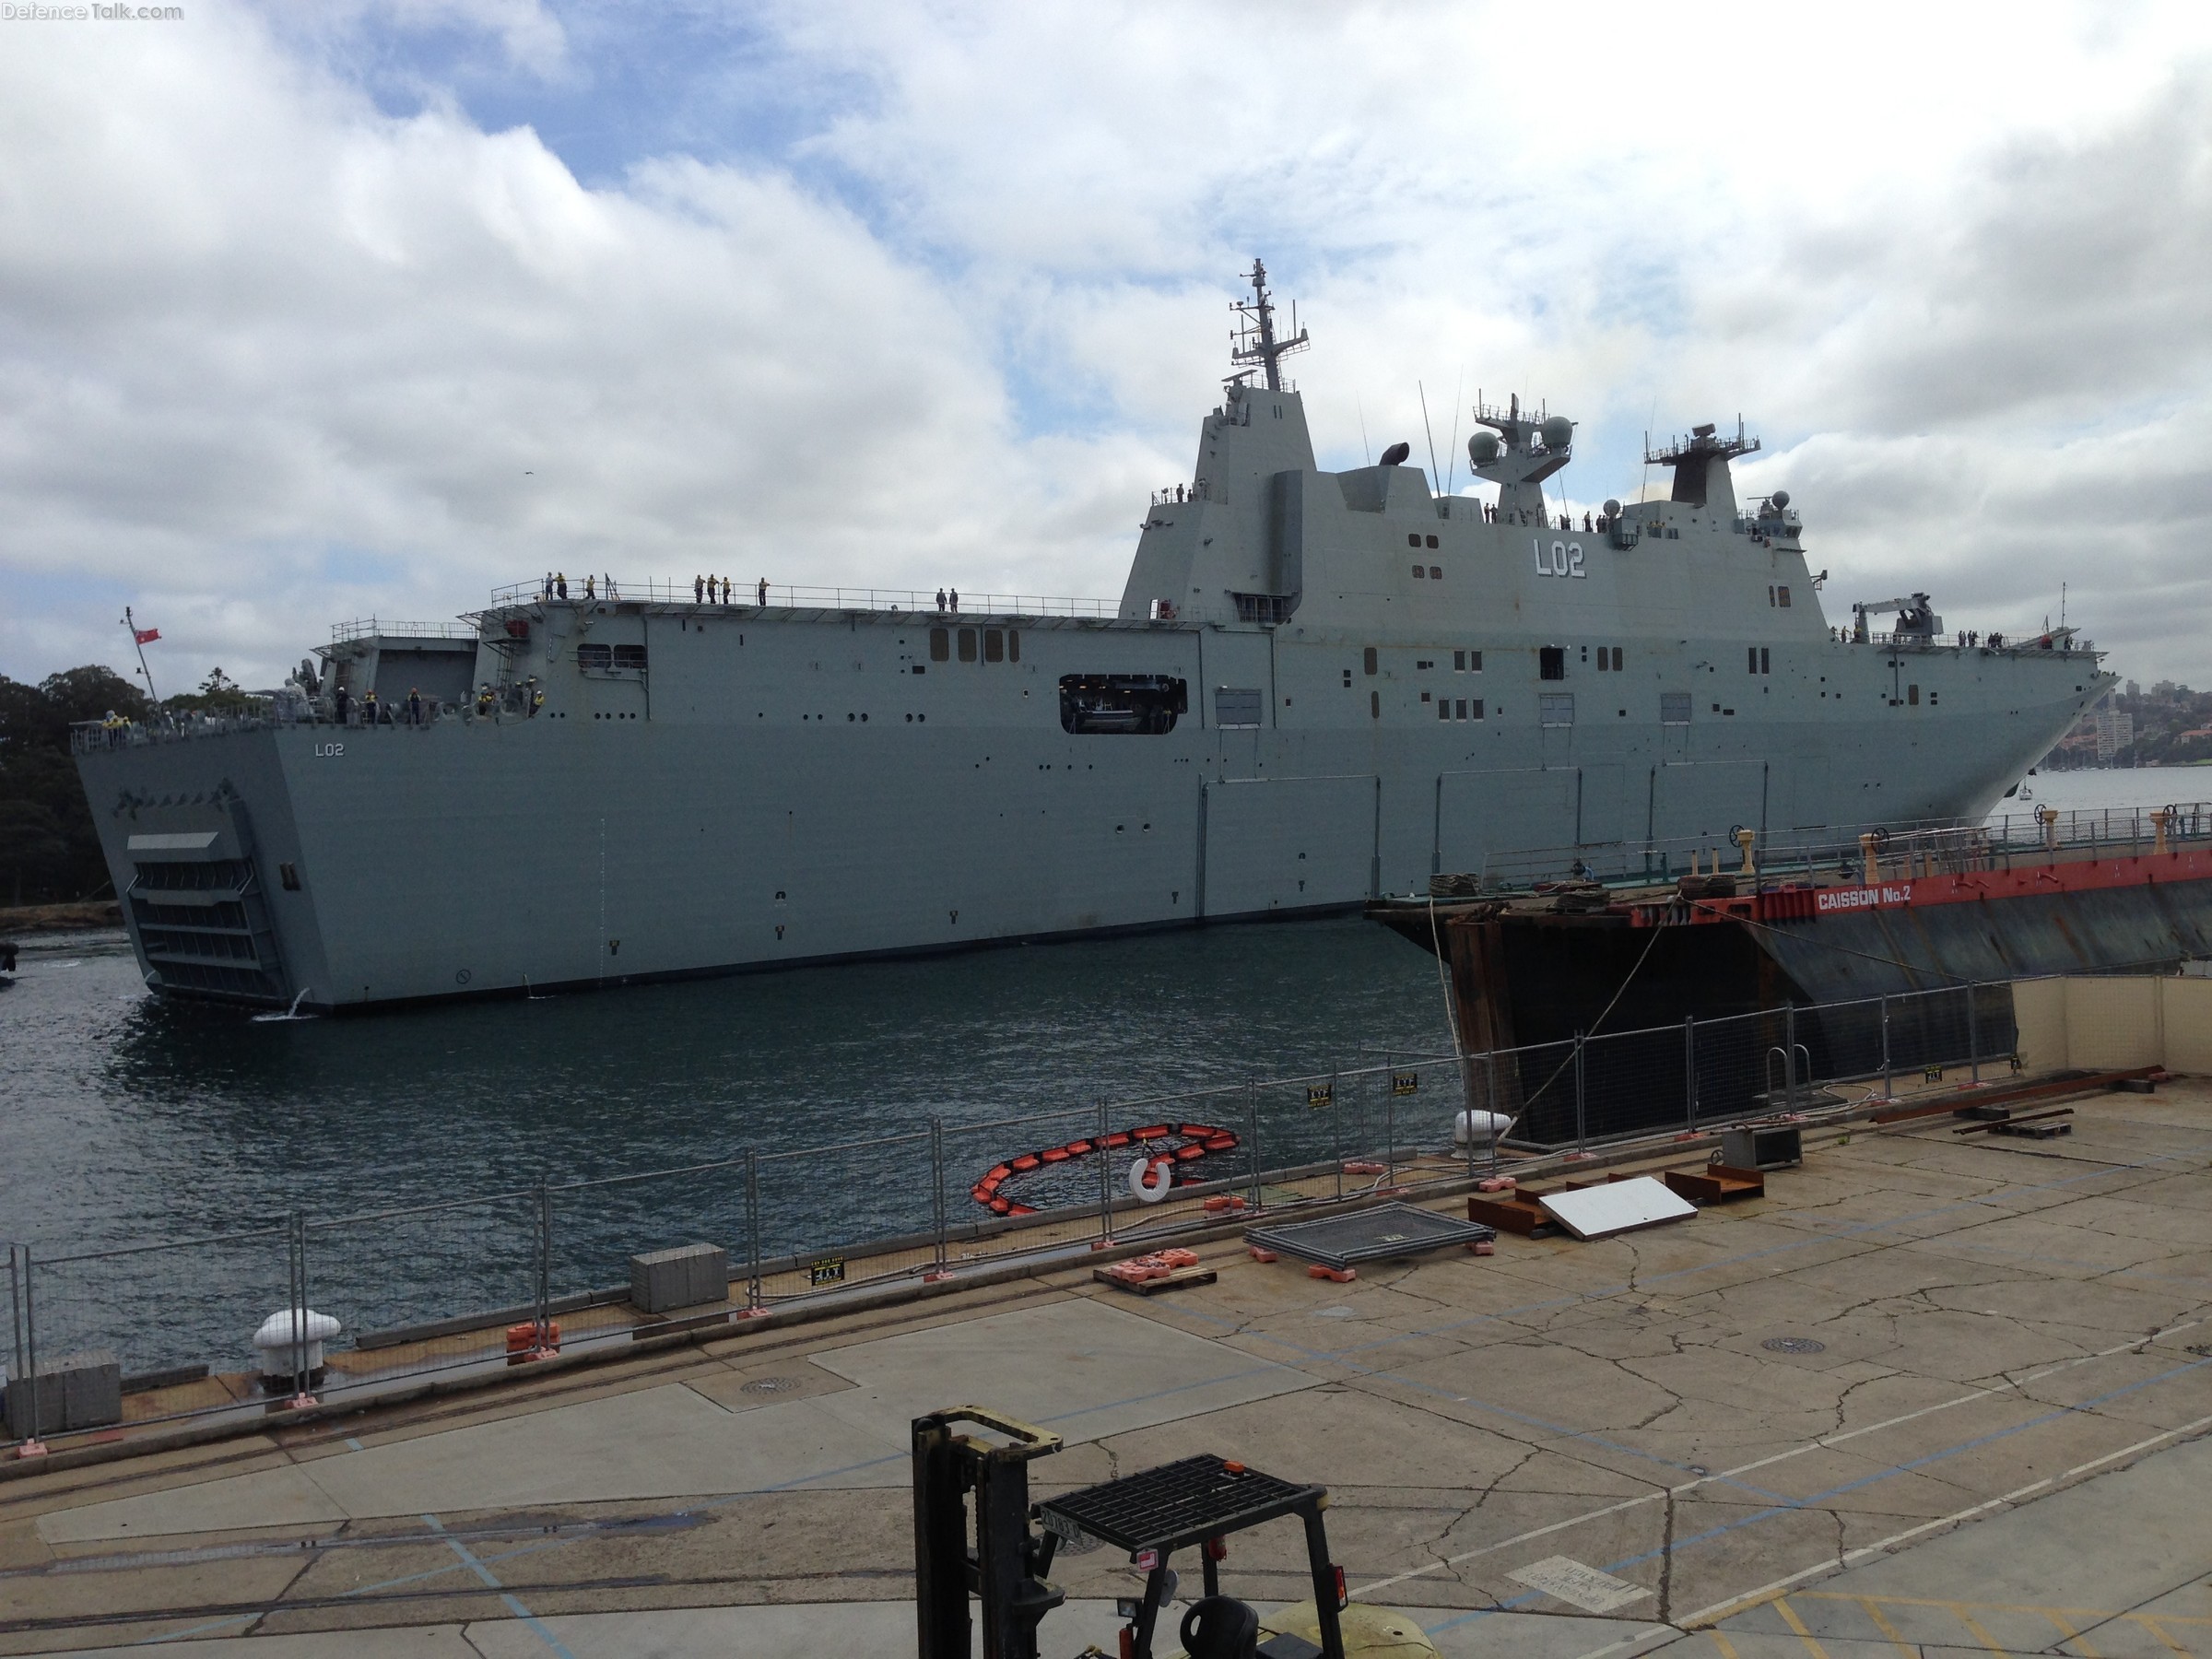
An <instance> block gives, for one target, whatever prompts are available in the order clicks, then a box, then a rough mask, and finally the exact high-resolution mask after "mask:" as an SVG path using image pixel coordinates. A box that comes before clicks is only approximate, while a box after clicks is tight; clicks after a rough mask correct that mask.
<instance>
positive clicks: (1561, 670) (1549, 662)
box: [1536, 645, 1567, 680]
mask: <svg viewBox="0 0 2212 1659" xmlns="http://www.w3.org/2000/svg"><path fill="white" fill-rule="evenodd" d="M1536 677H1537V678H1538V679H1556V680H1563V679H1565V678H1566V677H1567V653H1566V651H1565V650H1564V649H1563V648H1561V647H1559V646H1558V645H1546V646H1543V647H1542V648H1540V649H1539V650H1538V651H1537V653H1536Z"/></svg>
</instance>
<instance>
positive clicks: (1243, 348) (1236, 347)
mask: <svg viewBox="0 0 2212 1659" xmlns="http://www.w3.org/2000/svg"><path fill="white" fill-rule="evenodd" d="M1244 280H1245V281H1247V282H1249V283H1251V284H1252V298H1251V299H1250V300H1231V301H1230V307H1229V309H1230V310H1231V311H1233V312H1236V313H1237V331H1236V333H1234V334H1232V335H1230V353H1229V360H1230V362H1232V363H1257V364H1259V365H1261V366H1262V367H1263V368H1264V369H1265V371H1266V374H1267V390H1268V391H1270V392H1280V391H1281V390H1282V389H1283V376H1282V371H1280V370H1278V369H1277V367H1276V364H1277V361H1278V360H1279V359H1283V358H1287V357H1288V356H1290V355H1291V354H1292V353H1293V352H1299V351H1303V350H1304V349H1305V348H1306V347H1307V345H1308V344H1309V342H1308V341H1307V339H1306V331H1305V330H1304V329H1302V328H1301V329H1300V330H1299V331H1298V335H1297V337H1296V338H1294V339H1288V340H1278V339H1277V338H1276V337H1275V306H1274V304H1273V302H1272V301H1270V300H1268V298H1267V267H1266V266H1265V265H1262V264H1261V263H1260V262H1259V260H1258V259H1257V258H1254V259H1253V262H1252V269H1251V270H1249V271H1247V272H1245V273H1244ZM1296 320H1297V319H1296V318H1295V316H1294V317H1293V318H1292V321H1293V322H1295V321H1296ZM1251 372H1252V371H1250V370H1249V369H1247V370H1243V371H1240V372H1239V373H1237V374H1236V375H1234V376H1232V377H1231V378H1232V379H1234V380H1237V381H1241V380H1242V379H1243V378H1244V376H1245V375H1247V374H1249V373H1251Z"/></svg>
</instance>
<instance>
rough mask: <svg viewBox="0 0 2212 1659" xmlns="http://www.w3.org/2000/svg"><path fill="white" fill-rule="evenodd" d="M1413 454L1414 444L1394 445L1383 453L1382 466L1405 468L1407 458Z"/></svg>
mask: <svg viewBox="0 0 2212 1659" xmlns="http://www.w3.org/2000/svg"><path fill="white" fill-rule="evenodd" d="M1412 453H1413V445H1412V444H1410V443H1394V444H1392V445H1391V446H1390V447H1389V448H1388V449H1386V450H1384V451H1383V452H1382V465H1384V466H1403V465H1406V456H1408V455H1410V454H1412Z"/></svg>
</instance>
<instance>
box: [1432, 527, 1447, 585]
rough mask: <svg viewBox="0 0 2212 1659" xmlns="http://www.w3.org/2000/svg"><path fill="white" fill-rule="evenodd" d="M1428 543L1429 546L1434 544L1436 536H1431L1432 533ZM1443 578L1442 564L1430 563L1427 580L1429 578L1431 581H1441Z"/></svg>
mask: <svg viewBox="0 0 2212 1659" xmlns="http://www.w3.org/2000/svg"><path fill="white" fill-rule="evenodd" d="M1429 545H1430V547H1435V546H1436V537H1435V536H1433V535H1432V536H1430V538H1429ZM1443 579H1444V567H1443V566H1442V565H1430V567H1429V580H1430V581H1431V582H1441V581H1442V580H1443Z"/></svg>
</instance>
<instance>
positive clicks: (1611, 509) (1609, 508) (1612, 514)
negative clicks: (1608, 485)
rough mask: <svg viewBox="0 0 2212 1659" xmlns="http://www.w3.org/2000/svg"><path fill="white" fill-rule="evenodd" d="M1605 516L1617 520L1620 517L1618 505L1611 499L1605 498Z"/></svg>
mask: <svg viewBox="0 0 2212 1659" xmlns="http://www.w3.org/2000/svg"><path fill="white" fill-rule="evenodd" d="M1619 516H1620V503H1619V502H1618V501H1616V500H1613V499H1612V498H1611V497H1607V498H1606V517H1607V518H1618V517H1619Z"/></svg>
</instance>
